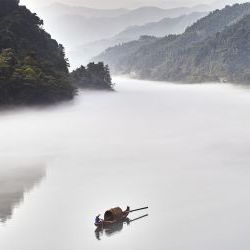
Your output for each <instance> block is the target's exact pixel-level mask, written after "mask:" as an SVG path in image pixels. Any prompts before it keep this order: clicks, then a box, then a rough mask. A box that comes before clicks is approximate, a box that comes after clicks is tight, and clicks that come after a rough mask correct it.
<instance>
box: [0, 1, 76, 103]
mask: <svg viewBox="0 0 250 250" xmlns="http://www.w3.org/2000/svg"><path fill="white" fill-rule="evenodd" d="M68 77H69V72H68V63H67V60H65V55H64V48H63V46H62V45H60V44H58V43H57V42H56V41H55V40H53V39H52V38H51V36H50V35H49V34H48V33H46V32H45V31H44V30H43V21H42V20H40V19H39V18H38V17H37V16H36V14H33V13H31V12H30V11H29V10H28V9H27V8H26V7H25V6H19V1H17V0H0V104H1V105H12V104H14V105H17V104H42V103H51V102H57V101H62V100H67V99H71V98H73V96H74V92H75V90H74V88H73V87H72V85H71V84H70V82H69V80H68Z"/></svg>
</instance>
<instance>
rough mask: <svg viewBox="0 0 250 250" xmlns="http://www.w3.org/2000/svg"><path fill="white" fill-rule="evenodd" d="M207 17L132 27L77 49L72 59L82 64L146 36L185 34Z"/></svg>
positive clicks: (186, 16)
mask: <svg viewBox="0 0 250 250" xmlns="http://www.w3.org/2000/svg"><path fill="white" fill-rule="evenodd" d="M205 15H206V13H205V12H195V13H191V14H188V15H183V16H180V17H176V18H164V19H162V20H160V21H159V22H152V23H147V24H145V25H142V26H139V25H135V26H130V27H128V28H126V29H125V30H123V31H122V32H120V33H118V34H117V35H115V36H113V37H111V38H109V39H103V40H99V41H95V42H91V43H89V44H85V45H82V46H79V47H77V48H76V49H75V51H73V52H71V53H70V58H71V59H72V61H74V63H76V64H80V63H81V61H82V60H83V59H84V58H86V59H85V60H87V61H89V60H90V59H92V57H94V56H96V55H98V54H99V53H101V52H102V51H104V50H105V49H107V48H108V47H112V46H115V45H117V44H121V43H125V42H128V41H132V40H137V39H139V38H140V37H141V36H144V35H147V36H155V37H163V36H165V35H168V34H180V33H182V32H184V31H185V29H186V28H187V27H188V26H190V25H191V24H193V23H194V22H195V21H197V20H198V19H199V18H201V17H203V16H205Z"/></svg>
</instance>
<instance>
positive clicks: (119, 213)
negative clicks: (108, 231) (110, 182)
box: [95, 207, 148, 228]
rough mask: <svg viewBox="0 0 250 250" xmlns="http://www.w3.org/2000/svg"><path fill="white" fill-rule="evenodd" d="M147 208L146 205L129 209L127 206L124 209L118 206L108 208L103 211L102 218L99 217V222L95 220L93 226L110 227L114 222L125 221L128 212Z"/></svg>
mask: <svg viewBox="0 0 250 250" xmlns="http://www.w3.org/2000/svg"><path fill="white" fill-rule="evenodd" d="M147 208H148V207H143V208H139V209H134V210H130V207H127V209H126V210H124V211H123V210H122V209H121V208H120V207H116V208H112V209H109V210H107V211H106V212H105V214H104V219H103V220H102V219H100V221H99V222H95V226H96V227H98V228H107V227H110V226H112V225H114V224H117V223H121V222H124V221H126V219H127V217H128V215H129V214H130V213H132V212H135V211H139V210H143V209H147Z"/></svg>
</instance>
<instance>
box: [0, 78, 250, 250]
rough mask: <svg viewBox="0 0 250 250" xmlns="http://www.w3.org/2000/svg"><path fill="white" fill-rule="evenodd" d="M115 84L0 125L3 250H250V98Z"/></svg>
mask: <svg viewBox="0 0 250 250" xmlns="http://www.w3.org/2000/svg"><path fill="white" fill-rule="evenodd" d="M115 80H116V82H117V86H116V89H117V92H114V93H105V92H84V93H80V94H79V96H78V97H77V98H76V100H75V101H73V102H70V103H67V104H62V105H59V106H56V107H53V108H51V107H48V108H41V109H20V110H15V111H2V112H1V113H0V141H1V143H0V221H1V222H0V249H2V250H80V249H81V250H83V249H90V250H92V249H93V250H95V249H105V250H112V249H115V250H117V249H124V250H125V249H126V250H127V249H132V250H134V249H135V250H137V249H143V250H144V249H146V250H147V249H150V250H152V249H156V250H158V249H159V250H165V249H171V250H175V249H178V250H183V249H184V250H200V249H202V250H211V249H213V250H231V249H232V250H235V249H241V250H249V249H250V241H249V229H250V214H249V211H250V90H249V89H247V88H243V87H236V86H233V85H224V84H203V85H181V84H180V85H175V84H165V83H157V82H148V81H137V80H129V79H122V78H117V79H115ZM127 205H130V207H131V208H132V209H133V208H138V207H143V206H149V209H148V211H140V212H136V213H133V214H131V216H130V219H131V220H132V219H135V218H137V217H140V216H143V215H144V214H146V213H148V214H149V215H148V216H147V217H144V218H142V219H140V220H136V221H133V222H132V221H131V222H130V223H125V224H124V225H118V227H117V228H113V229H112V230H106V231H98V232H97V231H95V227H94V225H93V220H94V217H95V216H96V215H97V214H99V213H103V212H104V211H105V210H106V209H108V208H111V207H115V206H121V207H122V208H125V207H126V206H127Z"/></svg>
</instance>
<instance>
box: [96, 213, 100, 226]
mask: <svg viewBox="0 0 250 250" xmlns="http://www.w3.org/2000/svg"><path fill="white" fill-rule="evenodd" d="M100 216H101V215H100V214H99V215H97V216H96V217H95V224H96V225H98V224H100V223H101V222H102V220H101V219H100Z"/></svg>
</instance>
